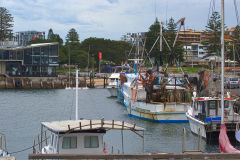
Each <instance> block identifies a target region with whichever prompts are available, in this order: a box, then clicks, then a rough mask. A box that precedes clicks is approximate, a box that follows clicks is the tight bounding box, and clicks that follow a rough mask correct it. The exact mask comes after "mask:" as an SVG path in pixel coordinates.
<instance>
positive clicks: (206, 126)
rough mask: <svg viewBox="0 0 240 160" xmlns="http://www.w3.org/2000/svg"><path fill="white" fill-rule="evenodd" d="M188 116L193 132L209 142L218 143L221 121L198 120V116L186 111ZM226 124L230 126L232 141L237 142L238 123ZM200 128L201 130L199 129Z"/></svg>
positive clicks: (228, 132)
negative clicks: (206, 121)
mask: <svg viewBox="0 0 240 160" xmlns="http://www.w3.org/2000/svg"><path fill="white" fill-rule="evenodd" d="M186 117H187V119H188V120H189V124H190V129H191V132H192V133H194V134H196V135H199V132H200V136H201V137H203V138H204V139H205V140H206V141H207V143H212V142H213V143H214V142H217V143H218V137H219V133H220V127H221V124H220V123H203V122H202V121H199V120H197V119H196V118H193V117H192V116H190V115H189V114H188V113H186ZM226 126H227V128H228V131H227V134H228V137H229V139H230V141H231V142H236V139H235V128H236V123H226ZM199 129H200V131H199Z"/></svg>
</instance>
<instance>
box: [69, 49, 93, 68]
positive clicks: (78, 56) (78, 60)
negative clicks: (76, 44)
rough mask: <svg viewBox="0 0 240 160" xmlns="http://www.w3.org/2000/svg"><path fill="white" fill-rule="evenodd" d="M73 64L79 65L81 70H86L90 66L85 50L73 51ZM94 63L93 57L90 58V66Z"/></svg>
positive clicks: (71, 59) (71, 54)
mask: <svg viewBox="0 0 240 160" xmlns="http://www.w3.org/2000/svg"><path fill="white" fill-rule="evenodd" d="M70 56H71V58H70V61H71V64H75V65H78V67H80V68H86V67H87V65H88V53H87V52H86V51H84V50H72V51H71V53H70ZM93 63H94V59H93V57H91V56H89V66H91V65H92V64H93Z"/></svg>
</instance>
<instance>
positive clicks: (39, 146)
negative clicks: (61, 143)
mask: <svg viewBox="0 0 240 160" xmlns="http://www.w3.org/2000/svg"><path fill="white" fill-rule="evenodd" d="M41 134H42V133H41ZM41 145H42V143H41V142H40V138H39V135H38V150H39V153H40V152H41Z"/></svg>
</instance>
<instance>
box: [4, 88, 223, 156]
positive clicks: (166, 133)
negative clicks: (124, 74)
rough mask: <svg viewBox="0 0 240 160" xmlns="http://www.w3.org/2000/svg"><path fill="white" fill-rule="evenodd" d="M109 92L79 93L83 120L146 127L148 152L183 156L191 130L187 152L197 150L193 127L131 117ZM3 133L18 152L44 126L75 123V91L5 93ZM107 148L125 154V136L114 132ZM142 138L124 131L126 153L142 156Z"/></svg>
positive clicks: (211, 147) (215, 147)
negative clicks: (52, 122) (184, 139)
mask: <svg viewBox="0 0 240 160" xmlns="http://www.w3.org/2000/svg"><path fill="white" fill-rule="evenodd" d="M109 96H110V94H109V93H108V91H107V90H106V89H89V90H79V97H78V99H79V117H81V118H87V119H101V118H105V120H112V119H114V120H120V121H125V122H129V123H136V124H137V125H138V126H141V127H144V128H145V129H146V131H145V133H144V134H145V138H144V152H152V153H157V152H168V153H180V152H181V151H182V141H181V138H182V137H181V136H182V129H183V127H185V128H186V130H187V136H186V137H187V138H186V139H187V141H186V148H187V149H191V150H192V149H196V148H197V137H196V136H193V135H192V133H191V132H190V128H189V124H158V123H152V122H146V121H142V120H137V119H134V118H130V117H128V116H127V111H126V109H125V107H124V106H123V105H121V104H119V103H118V102H117V100H116V99H114V98H110V97H109ZM0 102H1V104H0V109H1V112H0V132H2V133H4V134H6V135H7V149H8V151H9V152H15V151H19V150H22V149H24V148H27V147H30V146H32V145H33V140H34V139H36V140H37V134H39V133H40V122H42V121H55V120H66V119H74V116H75V113H74V112H75V91H73V90H1V91H0ZM104 138H105V141H106V143H107V147H108V148H109V151H110V148H111V146H114V149H120V150H121V132H120V131H110V132H108V133H107V134H106V135H105V136H104ZM142 146H143V141H142V138H140V137H138V136H137V135H136V134H135V133H132V132H130V131H124V151H125V153H140V152H142V149H143V147H142ZM202 149H203V150H204V151H206V152H218V151H219V149H218V145H206V144H205V142H204V141H203V142H202ZM29 153H32V149H30V150H27V151H24V152H20V153H17V154H14V156H16V158H17V159H18V160H24V159H27V156H28V154H29Z"/></svg>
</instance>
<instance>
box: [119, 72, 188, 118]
mask: <svg viewBox="0 0 240 160" xmlns="http://www.w3.org/2000/svg"><path fill="white" fill-rule="evenodd" d="M174 76H175V77H174ZM174 76H173V77H165V76H164V75H162V74H159V73H151V72H150V71H149V72H144V73H143V72H142V73H141V72H139V74H137V75H136V74H127V75H126V77H127V82H125V83H124V85H123V95H124V105H125V106H126V108H127V111H128V115H129V116H130V117H134V118H138V119H142V120H147V121H152V122H159V123H187V122H188V120H187V118H186V116H185V112H186V111H187V107H188V105H189V102H190V100H191V99H190V97H191V91H190V90H188V89H187V88H186V87H185V86H184V85H183V84H182V82H180V79H181V77H176V75H174ZM182 78H183V77H182Z"/></svg>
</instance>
